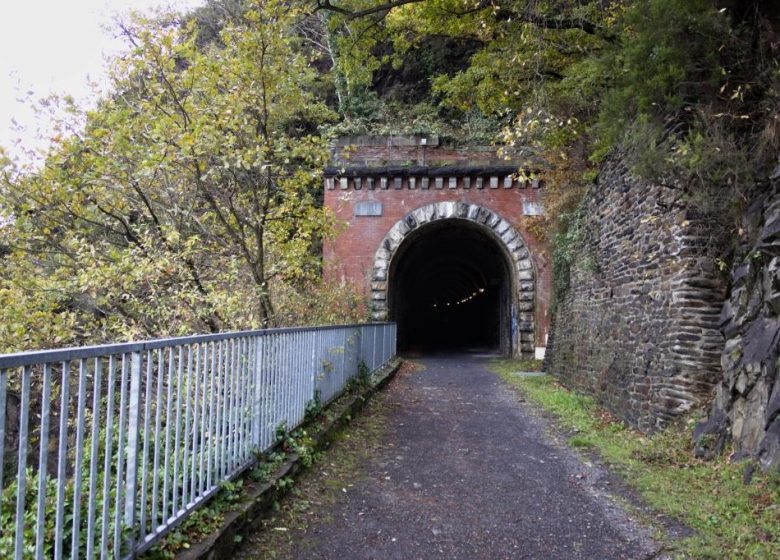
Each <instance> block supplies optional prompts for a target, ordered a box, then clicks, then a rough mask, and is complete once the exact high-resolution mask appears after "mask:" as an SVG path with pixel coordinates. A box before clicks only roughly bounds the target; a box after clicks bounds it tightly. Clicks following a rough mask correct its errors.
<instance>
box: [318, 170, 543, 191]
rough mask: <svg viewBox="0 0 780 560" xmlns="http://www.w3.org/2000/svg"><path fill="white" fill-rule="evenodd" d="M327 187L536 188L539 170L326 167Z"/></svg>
mask: <svg viewBox="0 0 780 560" xmlns="http://www.w3.org/2000/svg"><path fill="white" fill-rule="evenodd" d="M324 175H325V187H326V189H328V190H338V189H340V190H390V189H395V190H403V189H408V190H415V189H420V190H429V189H438V190H445V189H452V190H456V189H464V190H468V189H475V190H480V189H527V188H532V189H538V188H539V187H541V186H542V182H541V180H540V178H539V176H538V175H539V174H538V172H535V171H532V170H524V171H522V172H520V171H519V170H518V166H517V165H487V166H473V165H457V166H453V165H450V166H408V167H393V166H386V167H366V166H352V167H328V168H326V169H325V173H324Z"/></svg>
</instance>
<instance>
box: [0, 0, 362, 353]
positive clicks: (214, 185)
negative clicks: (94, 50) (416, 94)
mask: <svg viewBox="0 0 780 560" xmlns="http://www.w3.org/2000/svg"><path fill="white" fill-rule="evenodd" d="M245 8H246V9H245V10H243V11H240V10H237V11H236V13H234V14H232V15H231V13H230V12H229V11H228V12H225V14H224V17H223V18H222V19H220V21H219V25H218V27H219V31H218V37H219V40H218V41H217V40H208V41H204V40H202V37H200V36H199V34H198V28H197V27H196V26H195V25H194V24H189V25H180V20H179V19H178V18H177V17H175V16H174V15H162V16H159V17H156V18H154V19H144V18H140V17H139V18H137V19H134V20H132V21H130V22H128V23H126V24H124V26H123V27H122V31H123V33H124V34H125V35H126V36H127V38H128V40H129V41H130V42H131V43H132V45H133V48H132V50H131V51H130V53H129V54H128V55H126V56H124V57H122V58H120V59H116V60H114V61H113V64H112V77H113V88H114V91H115V94H114V95H113V96H112V97H111V98H109V99H105V100H103V101H102V102H101V103H100V105H99V106H98V107H97V108H96V109H94V110H91V111H81V110H79V109H78V107H75V106H74V105H72V104H71V103H70V101H69V100H68V99H63V100H61V103H62V104H63V106H64V107H65V108H66V109H67V111H66V113H67V114H68V115H70V116H71V118H72V119H73V121H74V122H73V123H69V122H63V123H61V124H60V125H58V126H60V127H61V128H63V129H65V128H68V127H70V126H72V128H73V129H75V130H77V129H78V128H79V122H80V123H83V124H84V126H83V130H82V132H80V133H78V134H75V135H73V134H69V135H65V134H63V135H61V136H55V138H54V140H55V143H54V146H53V147H52V149H51V152H50V153H49V156H48V158H47V160H46V162H45V165H44V166H43V168H42V169H40V170H38V171H37V172H34V173H31V174H22V173H19V172H18V171H17V170H15V169H14V167H13V165H12V164H11V162H8V161H5V160H4V161H3V172H2V173H0V199H2V206H1V207H0V215H2V216H5V217H6V218H3V223H2V225H0V228H2V239H3V241H2V246H3V247H7V249H4V250H3V252H2V253H0V259H1V260H2V264H3V274H2V276H0V300H1V301H2V302H3V303H4V305H3V307H2V309H3V311H2V321H0V351H14V350H22V349H30V348H31V347H40V346H54V345H65V344H78V343H84V342H98V341H104V340H116V339H117V338H125V339H126V338H139V337H152V336H164V335H180V334H184V333H192V332H199V331H217V330H227V329H240V328H256V327H259V326H265V325H280V324H290V323H291V322H308V321H307V320H306V317H300V316H298V315H295V314H292V315H291V314H289V313H287V311H286V309H287V307H288V306H287V305H285V306H280V307H279V308H278V309H277V306H276V305H275V303H274V301H273V299H274V297H277V296H278V297H280V298H281V299H282V300H283V303H285V304H288V303H289V302H290V300H294V299H295V300H298V301H301V300H303V301H308V298H307V297H306V296H305V295H301V294H302V293H305V292H306V289H307V287H308V285H309V283H312V282H316V281H319V280H318V276H319V273H320V268H321V265H320V256H319V253H318V247H319V243H321V239H322V237H323V236H325V235H327V234H328V232H329V230H330V225H331V223H330V219H329V217H328V216H327V215H326V213H325V211H324V210H323V208H322V207H321V203H320V199H321V195H320V189H321V175H320V170H321V168H322V167H323V166H324V165H325V162H326V161H327V157H328V152H327V146H326V141H325V139H324V138H323V137H321V136H319V135H317V134H316V132H315V131H316V129H317V127H318V126H319V125H321V124H322V123H325V122H327V121H329V120H331V119H332V118H333V116H334V115H333V113H332V112H331V111H330V110H329V109H328V108H327V107H326V105H325V104H324V103H323V102H322V101H321V100H320V99H318V98H317V96H316V94H315V91H316V90H317V88H318V85H317V82H318V80H319V79H320V77H319V76H318V75H317V73H316V72H315V70H314V69H313V68H312V67H311V65H310V63H309V60H310V59H309V55H308V54H307V50H306V48H304V45H303V44H302V39H301V37H300V36H299V35H298V34H297V33H296V32H295V25H296V24H297V22H298V21H299V19H300V18H301V17H302V12H301V11H300V9H299V8H298V7H296V6H293V5H290V4H289V3H285V2H275V1H274V2H247V3H246V6H245ZM322 291H323V293H325V292H326V291H327V290H325V289H322ZM348 302H350V303H349V304H348V305H352V304H353V303H354V306H355V308H357V307H359V303H358V302H357V300H356V298H351V299H349V300H348ZM331 303H332V302H331ZM318 304H319V300H314V302H311V301H309V302H308V303H305V304H304V303H298V304H297V305H298V307H301V308H304V307H307V308H308V309H307V310H310V311H313V312H314V314H316V313H320V312H319V311H318V310H319V309H320V308H319V307H318ZM290 307H294V306H290ZM322 307H325V306H322ZM344 307H347V305H344V306H342V309H343V308H344ZM340 312H341V310H340V309H336V307H335V306H334V305H331V306H330V308H329V309H327V310H323V311H322V312H321V313H320V315H321V316H322V320H332V319H333V318H334V317H336V316H339V313H340ZM358 314H360V312H359V311H355V312H352V316H355V315H358ZM315 319H318V318H315Z"/></svg>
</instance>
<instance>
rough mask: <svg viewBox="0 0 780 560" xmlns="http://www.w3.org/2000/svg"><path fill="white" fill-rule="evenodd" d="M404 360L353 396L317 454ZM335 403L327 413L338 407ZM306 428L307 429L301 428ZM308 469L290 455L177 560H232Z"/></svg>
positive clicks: (328, 427)
mask: <svg viewBox="0 0 780 560" xmlns="http://www.w3.org/2000/svg"><path fill="white" fill-rule="evenodd" d="M402 363H403V360H402V359H401V358H398V357H396V358H394V359H393V360H391V361H390V362H389V363H388V364H386V365H385V366H383V367H381V368H380V369H379V370H378V371H376V372H375V373H373V374H372V375H371V378H370V383H369V385H367V386H366V387H364V388H362V389H361V390H360V391H359V392H357V393H355V394H354V395H351V396H350V397H349V398H348V399H347V400H346V401H345V402H344V403H342V404H341V406H339V407H338V408H339V410H338V411H337V413H336V415H335V416H333V417H332V418H330V419H327V420H326V424H325V425H324V426H323V428H322V429H321V430H320V431H319V432H318V433H317V434H316V435H315V436H314V446H313V450H314V451H322V450H323V449H326V448H327V447H328V446H329V445H330V443H331V441H332V440H333V438H334V437H335V435H336V434H337V433H338V432H339V431H340V430H341V429H343V428H344V427H345V426H346V425H347V424H349V423H350V421H351V420H352V419H353V418H355V417H356V416H357V415H358V414H359V413H360V412H361V411H362V410H363V408H364V407H365V406H366V404H368V402H369V401H370V400H371V398H372V397H373V396H374V395H375V394H376V393H378V392H379V391H381V390H382V389H384V387H385V386H386V385H387V384H388V383H389V382H390V381H391V380H392V379H393V378H394V377H395V374H396V373H397V372H398V369H399V368H400V367H401V364H402ZM338 401H339V399H336V400H335V401H333V402H331V403H330V404H329V405H328V407H326V410H327V409H328V408H330V407H331V406H333V405H335V404H336V403H338ZM300 427H301V428H306V427H307V425H305V424H304V425H302V426H300ZM306 470H307V469H306V467H305V466H304V465H303V464H301V461H300V457H299V456H298V455H297V454H295V453H290V454H289V456H288V458H287V459H285V461H284V462H283V463H282V464H281V466H279V468H278V469H277V470H276V471H275V472H274V473H273V474H272V475H271V476H270V477H269V479H268V481H266V482H264V483H263V484H260V485H257V486H256V487H250V488H249V492H248V495H247V497H246V498H245V500H244V501H243V502H241V503H240V504H238V505H237V506H236V508H235V509H234V510H232V511H230V512H228V513H226V514H225V520H224V522H223V523H222V526H221V527H220V528H219V529H217V530H216V531H215V532H213V533H212V534H211V535H209V536H208V537H206V538H205V539H203V540H201V541H199V542H197V543H194V544H192V545H191V546H190V547H189V548H188V549H185V550H182V551H179V552H177V553H176V555H175V556H174V558H175V560H217V559H219V558H228V557H229V556H230V554H231V553H232V552H233V551H234V550H235V549H236V548H237V547H238V546H239V545H240V543H241V540H242V539H241V536H242V535H243V534H244V533H246V532H248V531H251V530H256V529H257V528H258V527H259V525H260V522H261V521H262V519H263V518H264V517H266V516H267V514H268V513H269V512H270V511H271V510H272V509H273V506H274V503H276V502H278V501H279V500H280V499H281V498H282V497H284V495H285V494H287V493H288V492H289V490H290V485H289V484H282V485H279V484H277V483H278V482H279V481H280V480H281V479H283V478H293V479H295V478H297V477H298V476H299V475H301V474H302V473H303V472H305V471H306Z"/></svg>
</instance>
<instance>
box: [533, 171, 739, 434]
mask: <svg viewBox="0 0 780 560" xmlns="http://www.w3.org/2000/svg"><path fill="white" fill-rule="evenodd" d="M685 200H686V198H685V197H684V196H683V193H682V191H681V190H680V189H678V188H675V187H674V186H661V185H657V184H652V183H648V182H644V181H639V180H637V179H636V178H634V177H632V176H631V175H630V173H628V171H627V170H626V169H625V168H624V167H623V166H622V165H621V164H620V161H619V160H618V159H614V160H612V161H609V162H607V163H606V164H605V166H604V167H603V169H602V173H601V175H600V178H599V180H598V183H597V184H595V185H594V186H593V187H592V188H591V190H590V192H589V193H588V194H587V195H586V197H585V200H584V201H583V205H582V207H581V214H580V219H579V226H578V227H579V229H578V231H579V234H578V236H577V240H576V242H575V243H574V246H573V247H572V248H571V249H572V250H573V251H574V258H573V259H572V266H571V270H570V278H569V282H568V289H567V291H566V292H565V296H564V297H563V298H562V299H561V301H559V302H558V305H557V310H556V312H555V314H554V326H553V331H554V332H553V335H554V344H553V345H552V348H550V347H548V352H549V356H548V358H549V359H548V362H547V366H548V370H549V371H551V373H553V374H554V375H556V376H557V377H559V378H560V379H561V380H562V381H563V382H564V383H565V384H567V385H570V386H573V387H575V388H577V389H580V390H583V391H585V392H588V393H591V394H593V395H595V396H596V397H597V399H599V400H600V401H601V402H602V403H603V404H604V405H605V406H606V407H607V408H608V409H609V410H611V411H612V412H613V413H615V414H617V415H618V416H619V417H621V418H623V419H624V420H626V421H627V422H629V423H630V424H631V425H634V426H636V427H638V428H640V429H642V430H644V431H648V432H650V431H653V430H656V429H658V428H661V427H663V426H665V425H666V424H668V423H669V422H671V421H673V420H674V419H675V418H677V417H679V416H681V415H683V414H685V413H687V412H688V411H690V410H691V409H693V408H695V407H699V406H701V405H702V404H704V403H707V402H708V401H709V400H710V399H711V394H712V388H713V386H714V385H715V383H717V381H718V380H719V379H720V375H721V370H720V356H721V351H722V348H723V339H722V336H721V334H720V332H719V329H718V318H719V314H720V310H721V306H722V304H723V300H724V295H725V283H726V282H725V278H724V275H723V274H722V273H721V272H720V271H719V270H718V268H717V266H716V264H715V263H716V260H715V259H716V256H717V255H718V248H719V246H720V245H721V243H720V240H719V239H718V236H717V235H716V234H715V233H714V228H713V227H712V226H711V224H712V222H711V221H709V220H708V219H706V217H704V216H700V215H698V214H697V213H696V211H695V210H694V209H692V208H690V207H689V206H688V205H687V203H686V202H685ZM559 280H560V279H556V281H559Z"/></svg>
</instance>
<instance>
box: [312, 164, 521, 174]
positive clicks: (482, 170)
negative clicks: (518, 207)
mask: <svg viewBox="0 0 780 560" xmlns="http://www.w3.org/2000/svg"><path fill="white" fill-rule="evenodd" d="M518 169H520V166H519V165H440V166H435V165H397V166H383V167H374V166H363V165H360V166H344V167H326V168H325V171H324V175H325V177H379V176H383V175H388V176H392V177H450V176H454V177H465V176H471V177H476V176H483V177H485V176H491V175H513V174H515V173H517V171H518ZM524 171H525V173H526V174H528V175H530V174H531V173H533V172H532V171H531V170H528V169H526V170H524Z"/></svg>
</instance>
